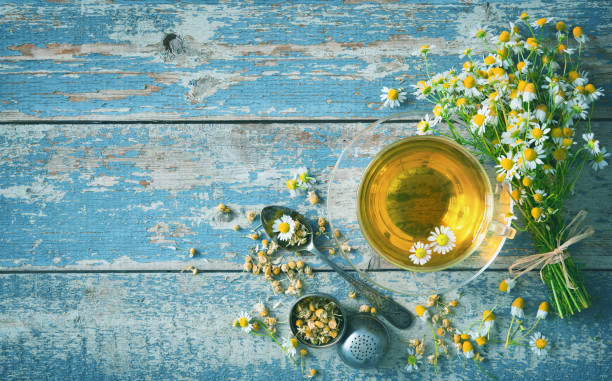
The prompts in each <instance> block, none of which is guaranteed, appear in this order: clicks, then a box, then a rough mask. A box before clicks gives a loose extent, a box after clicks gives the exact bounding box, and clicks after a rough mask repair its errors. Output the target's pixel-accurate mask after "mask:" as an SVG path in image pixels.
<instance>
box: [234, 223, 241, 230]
mask: <svg viewBox="0 0 612 381" xmlns="http://www.w3.org/2000/svg"><path fill="white" fill-rule="evenodd" d="M232 229H234V230H235V231H238V230H240V225H238V224H236V225H234V226H232Z"/></svg>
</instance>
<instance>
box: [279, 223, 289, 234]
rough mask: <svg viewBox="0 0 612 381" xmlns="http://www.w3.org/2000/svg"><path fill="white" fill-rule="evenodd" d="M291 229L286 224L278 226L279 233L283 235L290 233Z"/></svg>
mask: <svg viewBox="0 0 612 381" xmlns="http://www.w3.org/2000/svg"><path fill="white" fill-rule="evenodd" d="M289 229H290V226H289V224H288V223H286V222H281V223H280V224H278V231H279V232H281V233H283V234H285V233H287V232H289Z"/></svg>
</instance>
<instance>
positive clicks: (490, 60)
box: [484, 56, 495, 65]
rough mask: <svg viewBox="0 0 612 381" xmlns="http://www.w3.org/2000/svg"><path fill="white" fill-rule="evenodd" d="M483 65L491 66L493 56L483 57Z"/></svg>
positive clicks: (493, 59) (493, 61)
mask: <svg viewBox="0 0 612 381" xmlns="http://www.w3.org/2000/svg"><path fill="white" fill-rule="evenodd" d="M484 63H485V65H493V64H494V63H495V57H493V56H487V57H485V59H484Z"/></svg>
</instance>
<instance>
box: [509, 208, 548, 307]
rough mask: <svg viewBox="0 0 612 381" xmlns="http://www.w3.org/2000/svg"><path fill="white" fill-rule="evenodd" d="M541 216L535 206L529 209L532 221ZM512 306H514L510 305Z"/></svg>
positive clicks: (539, 210) (540, 212)
mask: <svg viewBox="0 0 612 381" xmlns="http://www.w3.org/2000/svg"><path fill="white" fill-rule="evenodd" d="M541 215H542V209H541V208H538V207H537V206H536V207H535V208H533V209H531V217H533V219H534V220H537V219H538V218H540V216H541ZM512 305H514V304H512Z"/></svg>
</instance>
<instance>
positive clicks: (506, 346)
mask: <svg viewBox="0 0 612 381" xmlns="http://www.w3.org/2000/svg"><path fill="white" fill-rule="evenodd" d="M514 318H515V316H514V315H512V320H510V328H508V334H507V335H506V345H505V346H504V348H508V344H509V343H510V331H511V330H512V324H514Z"/></svg>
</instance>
